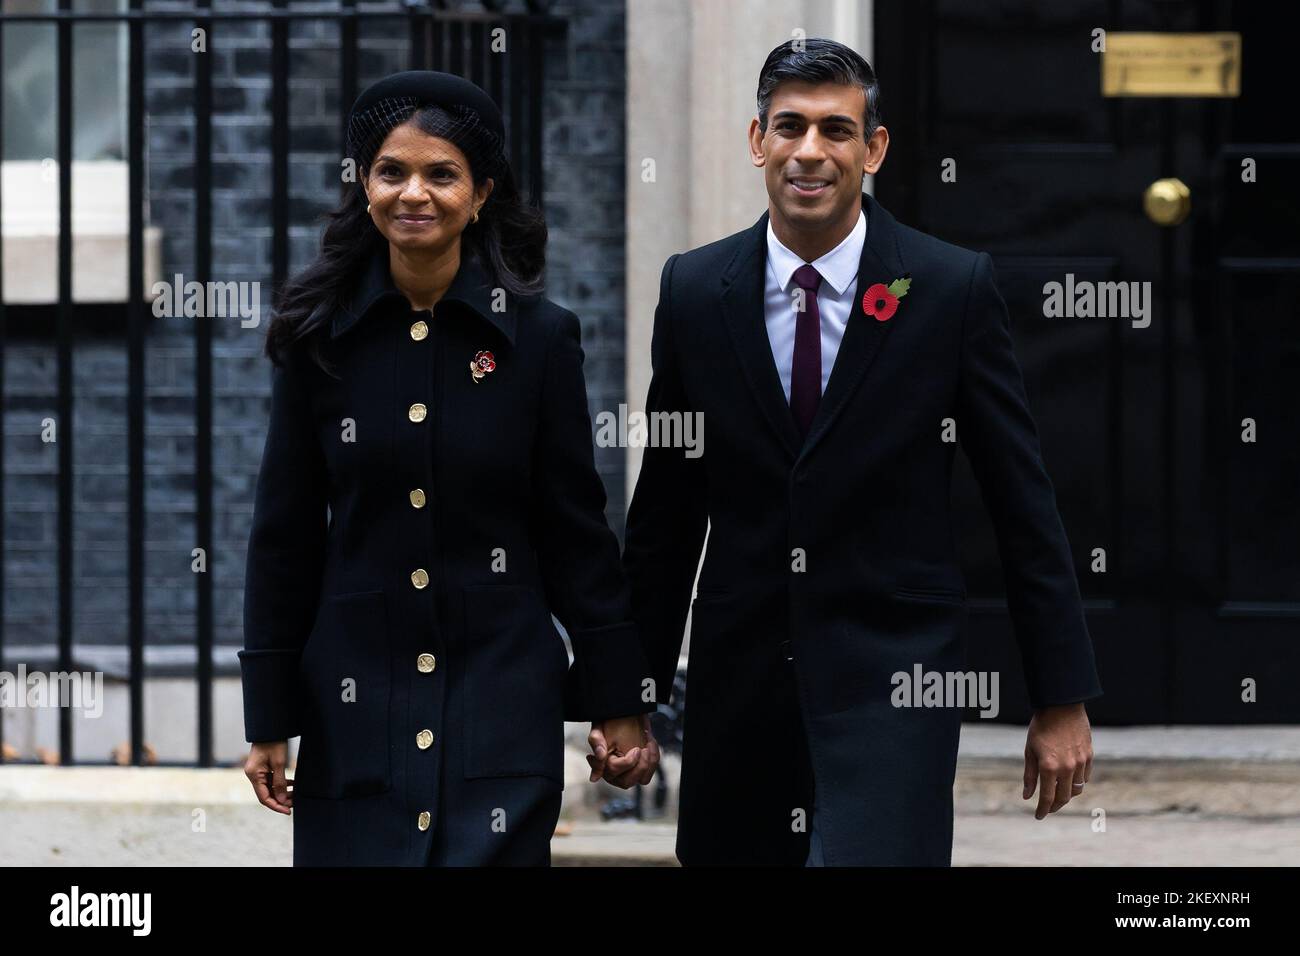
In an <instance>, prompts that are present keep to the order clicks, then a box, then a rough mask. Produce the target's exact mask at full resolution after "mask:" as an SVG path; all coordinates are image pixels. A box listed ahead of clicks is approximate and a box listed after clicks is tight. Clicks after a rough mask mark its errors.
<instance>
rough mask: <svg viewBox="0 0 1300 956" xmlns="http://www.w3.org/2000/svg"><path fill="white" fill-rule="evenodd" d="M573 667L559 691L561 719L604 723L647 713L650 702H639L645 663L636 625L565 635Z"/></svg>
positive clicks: (651, 706)
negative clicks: (561, 709)
mask: <svg viewBox="0 0 1300 956" xmlns="http://www.w3.org/2000/svg"><path fill="white" fill-rule="evenodd" d="M569 642H570V643H571V644H572V645H573V665H572V666H571V667H570V668H569V675H568V678H567V681H566V684H565V688H564V719H565V720H591V721H596V720H604V719H605V718H607V717H628V716H630V715H632V714H650V713H654V711H655V710H656V709H657V708H658V705H657V704H656V703H655V701H653V700H651V701H646V700H642V693H643V686H642V685H643V684H644V682H645V680H646V679H647V678H648V677H650V676H651V675H650V665H649V664H648V663H647V662H646V657H645V650H644V649H643V648H642V646H641V637H640V634H639V633H638V632H637V628H636V625H635V624H632V623H622V624H611V625H608V626H607V627H597V628H592V629H590V630H585V631H575V632H573V633H571V634H570V635H569Z"/></svg>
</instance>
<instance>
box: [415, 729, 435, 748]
mask: <svg viewBox="0 0 1300 956" xmlns="http://www.w3.org/2000/svg"><path fill="white" fill-rule="evenodd" d="M415 745H416V746H417V747H419V748H420V749H421V750H428V749H429V748H430V747H432V746H433V731H432V730H422V731H420V732H419V733H418V734H416V735H415Z"/></svg>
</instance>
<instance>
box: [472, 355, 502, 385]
mask: <svg viewBox="0 0 1300 956" xmlns="http://www.w3.org/2000/svg"><path fill="white" fill-rule="evenodd" d="M496 367H497V360H496V359H495V358H493V357H492V353H491V352H487V351H483V352H479V353H478V354H477V355H475V356H474V361H472V362H470V363H469V374H470V375H472V376H474V384H475V385H477V384H478V383H479V382H481V381H483V376H484V375H486V374H487V373H488V372H490V371H492V370H493V369H494V368H496Z"/></svg>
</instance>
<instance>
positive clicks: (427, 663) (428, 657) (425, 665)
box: [415, 654, 438, 674]
mask: <svg viewBox="0 0 1300 956" xmlns="http://www.w3.org/2000/svg"><path fill="white" fill-rule="evenodd" d="M437 663H438V662H437V660H435V659H434V656H433V655H432V654H421V655H420V656H419V657H417V658H416V659H415V666H416V668H417V669H418V670H419V671H420V673H421V674H428V673H430V672H432V671H433V668H434V666H435V665H436V664H437Z"/></svg>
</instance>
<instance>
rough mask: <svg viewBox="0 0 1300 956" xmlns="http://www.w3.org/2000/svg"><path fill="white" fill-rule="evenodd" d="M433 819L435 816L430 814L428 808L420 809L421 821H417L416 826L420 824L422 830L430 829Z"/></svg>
mask: <svg viewBox="0 0 1300 956" xmlns="http://www.w3.org/2000/svg"><path fill="white" fill-rule="evenodd" d="M432 820H433V817H431V816H429V811H428V810H421V811H420V819H419V821H418V822H417V823H416V826H418V827H419V828H420V829H421V830H427V829H429V823H430V821H432Z"/></svg>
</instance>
